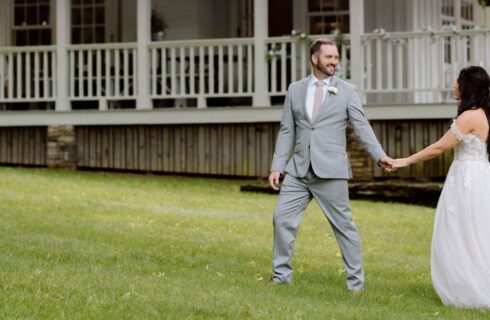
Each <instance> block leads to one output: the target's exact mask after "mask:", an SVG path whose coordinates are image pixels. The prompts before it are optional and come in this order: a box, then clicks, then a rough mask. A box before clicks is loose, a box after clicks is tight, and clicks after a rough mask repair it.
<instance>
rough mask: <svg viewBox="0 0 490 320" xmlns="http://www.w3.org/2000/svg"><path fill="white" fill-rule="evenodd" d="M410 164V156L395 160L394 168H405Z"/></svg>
mask: <svg viewBox="0 0 490 320" xmlns="http://www.w3.org/2000/svg"><path fill="white" fill-rule="evenodd" d="M408 165H410V162H409V161H408V158H400V159H395V160H393V169H398V168H403V167H406V166H408Z"/></svg>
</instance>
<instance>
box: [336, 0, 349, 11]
mask: <svg viewBox="0 0 490 320" xmlns="http://www.w3.org/2000/svg"><path fill="white" fill-rule="evenodd" d="M337 10H349V0H337Z"/></svg>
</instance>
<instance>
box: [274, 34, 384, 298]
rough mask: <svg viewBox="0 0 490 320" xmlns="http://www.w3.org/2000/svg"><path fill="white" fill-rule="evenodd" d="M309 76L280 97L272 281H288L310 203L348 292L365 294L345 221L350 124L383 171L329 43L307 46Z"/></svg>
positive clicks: (354, 238)
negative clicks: (328, 230) (325, 225)
mask: <svg viewBox="0 0 490 320" xmlns="http://www.w3.org/2000/svg"><path fill="white" fill-rule="evenodd" d="M310 62H311V68H312V74H311V75H310V76H309V77H308V78H306V79H303V80H300V81H298V82H294V83H292V84H291V85H290V86H289V88H288V92H287V94H286V100H285V103H284V110H283V113H282V120H281V127H280V130H279V134H278V137H277V143H276V149H275V152H274V157H273V160H272V168H271V173H270V175H269V183H270V185H271V186H272V188H274V189H276V190H277V189H278V185H279V177H280V175H281V174H283V173H287V175H286V176H285V178H284V180H283V182H282V186H281V192H280V195H279V199H278V202H277V207H276V211H275V213H274V252H273V260H272V265H273V274H272V276H271V279H270V281H271V282H272V283H280V284H289V283H291V281H292V273H293V268H292V266H291V258H292V256H293V248H294V240H295V238H296V233H297V231H298V227H299V224H300V223H301V219H302V218H303V213H304V210H305V208H306V206H307V205H308V204H309V203H310V201H311V199H312V198H313V197H314V198H315V199H316V201H317V202H318V204H319V205H320V208H321V209H322V210H323V213H324V214H325V216H326V218H327V219H328V221H329V222H330V225H331V226H332V228H333V231H334V233H335V237H336V238H337V241H338V244H339V246H340V250H341V251H342V258H343V261H344V265H345V270H346V272H347V288H348V290H350V291H354V292H357V291H362V290H363V289H364V272H363V269H362V252H361V241H360V238H359V234H358V233H357V229H356V226H355V224H354V222H353V221H352V214H351V209H350V207H349V190H348V186H347V180H348V179H350V178H352V172H351V168H350V165H349V161H348V159H347V153H346V127H347V123H348V121H350V122H351V123H352V125H353V127H354V130H355V132H356V134H357V136H358V137H359V139H360V140H361V143H362V145H363V146H364V148H365V149H366V150H367V152H368V153H369V154H370V155H371V157H372V158H373V159H374V160H375V161H376V163H378V165H380V166H382V167H384V168H385V169H388V170H390V169H391V165H392V159H391V158H389V157H387V156H386V154H385V152H384V151H383V149H382V148H381V146H380V144H379V143H378V141H377V139H376V137H375V135H374V132H373V130H372V128H371V126H370V125H369V122H368V121H367V119H366V116H365V115H364V112H363V110H362V106H361V101H360V99H359V96H358V95H357V93H356V91H355V89H354V88H353V87H352V86H351V85H349V84H348V83H346V82H344V81H342V80H341V79H339V78H337V77H335V76H334V74H335V70H336V68H337V64H338V62H339V53H338V50H337V47H336V45H335V43H333V42H332V41H330V40H327V39H318V40H316V41H315V42H313V44H312V45H311V47H310Z"/></svg>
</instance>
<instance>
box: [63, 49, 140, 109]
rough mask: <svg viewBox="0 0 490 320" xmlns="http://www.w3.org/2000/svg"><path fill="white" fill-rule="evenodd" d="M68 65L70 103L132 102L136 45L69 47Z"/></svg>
mask: <svg viewBox="0 0 490 320" xmlns="http://www.w3.org/2000/svg"><path fill="white" fill-rule="evenodd" d="M68 61H69V77H68V79H69V95H68V98H69V99H70V100H71V101H83V100H99V101H102V103H101V105H102V106H103V105H104V104H105V101H106V100H125V99H135V97H136V45H135V44H132V43H130V44H124V43H121V44H100V45H99V44H95V45H73V46H69V47H68ZM101 108H102V109H104V107H101Z"/></svg>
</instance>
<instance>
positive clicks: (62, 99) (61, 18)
mask: <svg viewBox="0 0 490 320" xmlns="http://www.w3.org/2000/svg"><path fill="white" fill-rule="evenodd" d="M70 8H71V0H56V64H57V65H56V88H54V89H56V101H55V109H56V111H69V110H70V109H71V106H70V101H69V100H68V70H69V69H68V51H67V46H68V45H69V44H70V42H71V38H70V34H71V19H70V17H71V10H70Z"/></svg>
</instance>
